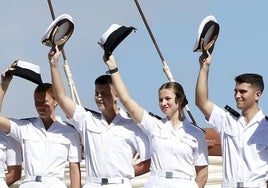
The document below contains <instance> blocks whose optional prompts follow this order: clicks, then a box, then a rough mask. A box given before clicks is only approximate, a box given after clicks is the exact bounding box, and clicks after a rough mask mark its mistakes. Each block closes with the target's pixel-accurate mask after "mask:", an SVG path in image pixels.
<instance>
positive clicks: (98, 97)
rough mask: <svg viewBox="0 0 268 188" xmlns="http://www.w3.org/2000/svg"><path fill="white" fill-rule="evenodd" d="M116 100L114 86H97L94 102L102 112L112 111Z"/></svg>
mask: <svg viewBox="0 0 268 188" xmlns="http://www.w3.org/2000/svg"><path fill="white" fill-rule="evenodd" d="M116 99H117V97H116V94H115V92H114V89H113V87H112V85H110V84H96V85H95V96H94V100H95V102H96V104H97V106H98V109H99V110H100V111H104V110H109V109H112V108H113V104H114V102H115V101H116Z"/></svg>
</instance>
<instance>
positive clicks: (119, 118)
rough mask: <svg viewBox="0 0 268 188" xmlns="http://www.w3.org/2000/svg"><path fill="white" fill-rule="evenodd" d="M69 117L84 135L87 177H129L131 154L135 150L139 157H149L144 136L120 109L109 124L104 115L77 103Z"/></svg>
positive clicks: (144, 158)
mask: <svg viewBox="0 0 268 188" xmlns="http://www.w3.org/2000/svg"><path fill="white" fill-rule="evenodd" d="M71 121H72V123H73V124H74V125H75V127H76V128H77V129H78V130H79V131H80V132H81V134H82V135H83V144H84V147H85V154H86V169H87V176H88V177H108V178H109V177H124V178H129V179H131V178H133V177H134V176H135V175H134V168H133V166H132V159H133V156H134V154H135V153H136V152H138V153H139V154H140V157H141V160H142V161H143V160H147V159H149V158H150V153H149V149H148V148H149V141H148V138H147V136H146V135H145V134H144V133H143V132H142V130H141V129H140V128H139V126H137V124H136V123H135V122H134V121H133V120H132V119H131V118H129V117H128V116H127V114H126V113H125V112H124V111H123V110H122V109H120V111H119V114H117V115H116V117H115V118H114V119H113V121H112V122H111V123H110V124H108V123H107V121H106V120H105V118H104V116H103V115H96V114H92V113H91V112H88V111H85V109H84V108H83V107H82V106H79V105H77V106H76V109H75V113H74V116H73V119H72V120H71Z"/></svg>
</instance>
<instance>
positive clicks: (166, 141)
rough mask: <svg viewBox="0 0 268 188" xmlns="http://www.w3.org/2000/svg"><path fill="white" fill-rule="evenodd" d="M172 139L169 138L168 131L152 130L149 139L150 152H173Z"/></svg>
mask: <svg viewBox="0 0 268 188" xmlns="http://www.w3.org/2000/svg"><path fill="white" fill-rule="evenodd" d="M173 145H174V143H173V142H172V139H170V138H169V135H168V133H166V132H165V131H161V132H158V131H154V132H152V139H151V150H152V152H154V151H155V152H157V153H164V152H173Z"/></svg>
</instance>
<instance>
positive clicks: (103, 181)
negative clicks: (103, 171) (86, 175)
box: [101, 178, 109, 185]
mask: <svg viewBox="0 0 268 188" xmlns="http://www.w3.org/2000/svg"><path fill="white" fill-rule="evenodd" d="M108 183H109V181H108V178H101V185H107V184H108Z"/></svg>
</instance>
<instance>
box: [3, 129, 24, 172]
mask: <svg viewBox="0 0 268 188" xmlns="http://www.w3.org/2000/svg"><path fill="white" fill-rule="evenodd" d="M21 164H22V153H21V148H20V144H19V142H17V141H16V140H15V139H14V138H12V137H10V136H7V135H6V133H5V132H3V131H0V177H5V176H6V175H5V168H6V166H14V165H21Z"/></svg>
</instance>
